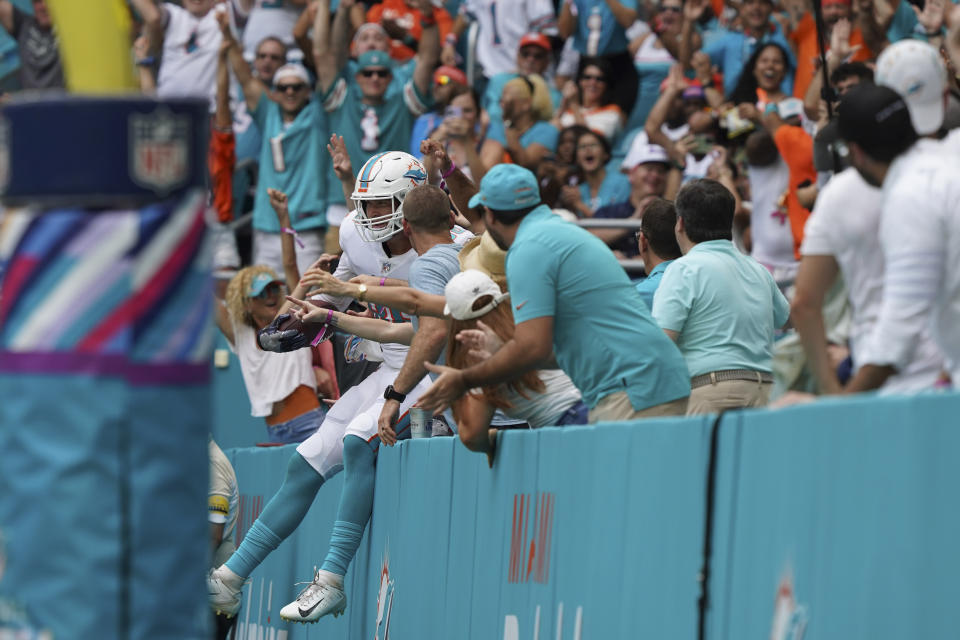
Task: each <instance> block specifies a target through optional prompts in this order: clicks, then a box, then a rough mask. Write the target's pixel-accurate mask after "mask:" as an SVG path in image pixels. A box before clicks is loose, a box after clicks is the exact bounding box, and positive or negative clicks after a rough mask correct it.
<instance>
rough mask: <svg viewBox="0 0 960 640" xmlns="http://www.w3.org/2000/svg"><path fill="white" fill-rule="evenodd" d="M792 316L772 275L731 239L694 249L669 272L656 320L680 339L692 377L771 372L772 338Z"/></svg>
mask: <svg viewBox="0 0 960 640" xmlns="http://www.w3.org/2000/svg"><path fill="white" fill-rule="evenodd" d="M789 315H790V304H789V303H788V302H787V299H786V298H784V297H783V294H782V293H780V289H779V288H778V287H777V283H776V282H774V280H773V276H772V275H770V272H769V271H767V270H766V268H765V267H764V266H763V265H761V264H760V263H759V262H757V261H756V260H754V259H753V258H751V257H750V256H747V255H744V254H742V253H740V252H739V251H737V249H736V247H734V246H733V243H732V242H730V241H729V240H710V241H708V242H700V243H698V244H696V245H694V247H693V248H692V249H690V251H689V252H687V254H686V255H685V256H683V257H682V258H677V259H676V260H674V261H673V262H672V263H671V264H670V266H669V267H667V270H666V271H665V272H664V274H663V279H662V280H661V281H660V286H659V287H657V292H656V294H655V295H654V297H653V317H654V318H655V319H656V321H657V322H658V323H659V324H660V326H661V327H663V328H664V329H669V330H670V331H676V332H677V333H679V334H680V335H679V338H678V339H677V346H678V347H680V351H681V353H683V357H684V358H685V359H686V361H687V367H688V368H689V370H690V376H691V377H693V376H699V375H703V374H705V373H710V372H711V371H725V370H730V369H749V370H751V371H767V372H769V371H772V367H773V333H774V331H775V330H776V329H779V328H780V327H782V326H783V325H784V324H786V322H787V317H788V316H789Z"/></svg>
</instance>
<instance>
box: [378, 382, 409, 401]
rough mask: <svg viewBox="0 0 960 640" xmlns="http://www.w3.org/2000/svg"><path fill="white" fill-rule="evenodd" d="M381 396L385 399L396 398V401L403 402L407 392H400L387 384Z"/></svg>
mask: <svg viewBox="0 0 960 640" xmlns="http://www.w3.org/2000/svg"><path fill="white" fill-rule="evenodd" d="M383 397H384V398H385V399H387V400H396V401H397V402H403V401H404V400H406V399H407V394H405V393H400V392H399V391H397V390H396V389H394V388H393V385H392V384H388V385H387V388H386V389H384V391H383Z"/></svg>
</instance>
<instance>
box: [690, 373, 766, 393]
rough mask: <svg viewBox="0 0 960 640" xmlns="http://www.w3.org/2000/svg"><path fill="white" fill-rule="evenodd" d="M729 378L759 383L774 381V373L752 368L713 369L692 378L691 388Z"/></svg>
mask: <svg viewBox="0 0 960 640" xmlns="http://www.w3.org/2000/svg"><path fill="white" fill-rule="evenodd" d="M727 380H746V381H748V382H757V383H758V384H763V383H772V382H773V374H772V373H768V372H766V371H753V370H751V369H728V370H726V371H711V372H710V373H704V374H703V375H699V376H694V377H692V378H690V388H691V389H696V388H697V387H703V386H706V385H708V384H717V383H718V382H725V381H727Z"/></svg>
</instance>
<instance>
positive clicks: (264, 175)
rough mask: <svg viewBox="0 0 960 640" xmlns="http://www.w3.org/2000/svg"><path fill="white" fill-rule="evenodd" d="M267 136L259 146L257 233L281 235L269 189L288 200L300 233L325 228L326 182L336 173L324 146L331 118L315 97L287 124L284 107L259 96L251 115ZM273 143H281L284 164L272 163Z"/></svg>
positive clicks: (291, 214)
mask: <svg viewBox="0 0 960 640" xmlns="http://www.w3.org/2000/svg"><path fill="white" fill-rule="evenodd" d="M250 115H251V116H253V119H254V121H255V122H256V124H257V127H258V128H259V129H260V131H261V132H262V133H263V141H262V143H261V146H260V178H259V180H258V185H257V194H256V197H255V198H254V203H253V228H254V229H257V230H259V231H269V232H273V233H279V232H280V224H279V223H278V222H277V214H276V212H275V211H274V210H273V207H271V206H270V198H269V197H268V196H267V188H268V187H270V188H273V189H279V190H280V191H283V192H284V193H286V194H287V197H288V198H289V208H290V223H291V224H293V228H294V229H297V230H303V229H313V228H316V227H323V226H325V225H326V223H327V216H326V210H327V183H326V181H325V180H324V179H323V177H324V176H325V175H326V174H327V173H333V169H332V168H331V167H330V154H329V153H327V148H326V142H327V138H328V137H329V133H328V131H329V130H328V129H327V118H326V115H325V114H324V113H323V109H322V108H321V106H320V101H319V100H318V99H317V96H312V97H311V100H310V102H308V103H307V105H306V106H305V107H304V108H303V110H301V111H300V113H298V114H297V117H296V118H295V119H294V120H293V122H291V123H289V124H284V122H283V117H282V114H281V111H280V105H278V104H277V103H276V102H274V101H273V100H271V99H270V98H268V97H267V95H266V93H264V94H263V95H261V96H260V101H259V102H258V103H257V108H256V109H254V110H253V113H251V114H250ZM271 139H276V140H279V144H280V148H281V150H282V163H280V162H278V158H275V157H274V147H275V146H276V145H275V144H274V145H271V142H270V141H271Z"/></svg>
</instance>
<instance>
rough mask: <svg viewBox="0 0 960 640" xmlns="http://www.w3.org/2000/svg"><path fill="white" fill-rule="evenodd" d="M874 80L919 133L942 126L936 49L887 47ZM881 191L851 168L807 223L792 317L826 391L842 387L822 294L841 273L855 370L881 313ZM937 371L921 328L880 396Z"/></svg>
mask: <svg viewBox="0 0 960 640" xmlns="http://www.w3.org/2000/svg"><path fill="white" fill-rule="evenodd" d="M876 80H877V84H881V85H884V86H887V87H889V88H891V89H893V90H894V91H896V92H897V93H898V94H899V95H900V96H901V97H902V98H903V100H904V102H905V104H906V107H907V113H908V114H909V120H910V123H911V126H912V128H913V130H914V131H915V132H916V133H917V134H919V135H934V134H935V133H936V132H937V131H938V130H939V129H940V127H941V124H942V122H943V116H944V109H943V107H944V99H943V97H944V92H945V91H946V82H945V80H946V72H945V69H944V66H943V62H942V61H941V60H940V56H939V55H938V53H937V51H936V49H934V48H933V47H931V46H930V45H928V44H925V43H923V42H919V41H916V40H908V41H902V42H898V43H896V44H893V45H891V46H889V47H887V49H885V50H884V52H883V54H882V55H881V56H880V58H879V59H878V61H877V70H876ZM883 193H884V192H883V191H881V190H880V189H878V188H876V187H873V186H871V185H869V184H868V183H867V182H865V181H864V179H863V178H861V177H860V175H859V174H858V173H857V171H856V170H855V169H852V168H851V169H847V170H846V171H843V172H842V173H840V174H838V175H837V176H836V177H835V178H833V179H832V180H831V181H830V182H829V183H828V184H827V185H826V187H825V188H824V190H823V192H822V193H821V194H820V196H819V197H818V199H817V205H816V208H815V209H814V212H813V214H812V215H811V217H810V219H809V221H808V222H807V226H806V230H805V233H804V242H803V247H802V249H801V251H802V253H803V262H802V267H801V274H800V276H799V277H798V279H797V287H796V296H795V298H794V304H793V309H792V313H793V319H794V324H795V325H796V327H797V329H798V331H799V332H800V334H801V339H802V340H803V342H804V347H805V348H806V351H807V355H808V357H809V359H810V362H811V364H812V367H813V369H814V374H815V375H816V377H817V379H818V381H819V382H820V387H821V391H823V392H825V393H838V392H840V390H841V389H840V384H839V381H838V380H837V377H836V375H835V373H834V371H833V369H832V367H831V366H830V365H829V359H828V358H827V355H826V340H825V337H824V331H823V322H822V318H821V314H820V304H822V300H823V297H824V294H825V293H826V290H827V289H828V288H829V287H830V286H831V283H832V281H833V280H834V279H835V277H836V274H837V272H838V271H839V272H841V273H842V274H843V278H844V280H845V281H846V283H847V286H848V289H849V295H850V302H851V306H852V308H853V323H852V324H853V326H852V328H851V336H850V342H851V351H852V355H853V363H854V368H855V369H856V368H858V367H859V366H860V365H861V364H862V357H861V356H862V354H863V352H864V350H865V349H866V348H867V347H866V342H867V338H868V336H870V334H871V333H872V331H873V329H874V327H875V326H876V323H877V319H878V316H879V314H880V307H881V300H882V297H883V274H884V261H883V250H882V248H881V241H880V237H879V228H880V225H881V219H882V215H881V210H882V208H883V200H884V195H883ZM901 215H903V214H902V213H901ZM942 366H943V359H942V357H941V356H940V351H939V349H938V347H937V345H936V344H934V342H933V341H932V339H931V336H930V332H929V330H927V329H925V330H924V331H923V332H922V333H921V335H920V337H919V338H918V341H917V344H916V348H915V351H914V355H913V357H912V359H911V361H910V362H909V363H907V364H906V365H905V368H904V369H902V370H900V371H898V373H897V374H896V375H894V376H892V377H891V378H889V379H888V380H887V381H886V383H885V384H884V385H883V391H884V392H901V393H902V392H915V391H919V390H922V389H928V388H930V387H932V386H933V385H934V384H935V383H936V381H937V379H938V378H939V375H940V371H941V369H942Z"/></svg>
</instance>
